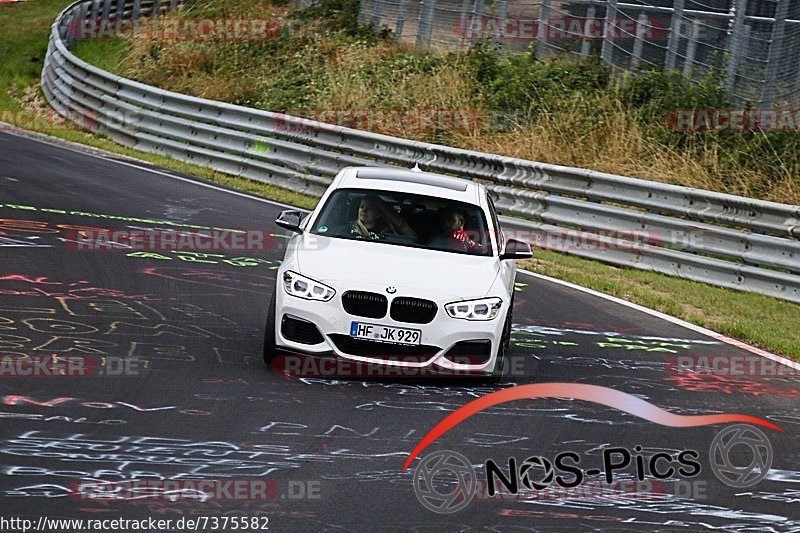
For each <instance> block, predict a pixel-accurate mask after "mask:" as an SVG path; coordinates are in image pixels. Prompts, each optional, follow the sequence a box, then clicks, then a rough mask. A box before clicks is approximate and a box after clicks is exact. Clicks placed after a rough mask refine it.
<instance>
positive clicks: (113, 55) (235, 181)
mask: <svg viewBox="0 0 800 533" xmlns="http://www.w3.org/2000/svg"><path fill="white" fill-rule="evenodd" d="M71 3H72V1H71V0H32V1H29V2H20V3H13V4H0V116H5V117H8V116H10V114H11V113H14V112H18V111H23V110H27V111H29V112H30V114H26V115H25V120H26V123H27V121H28V120H29V119H30V117H31V116H32V115H33V114H36V115H37V116H41V117H42V121H41V122H39V123H38V124H37V126H40V127H36V128H35V130H36V131H38V132H41V133H45V134H48V135H52V136H54V137H58V138H61V139H64V140H67V141H72V142H76V143H79V144H83V145H87V146H92V147H95V148H100V149H103V150H106V151H109V152H113V153H116V154H120V155H124V156H128V157H135V158H138V159H141V160H144V161H147V162H150V163H153V164H156V165H159V166H161V167H164V168H168V169H171V170H175V171H178V172H182V173H186V174H191V175H194V176H197V177H199V178H203V179H206V180H209V181H213V182H216V183H219V184H221V185H225V186H228V187H232V188H236V189H240V190H244V191H248V192H251V193H253V194H258V195H260V196H264V197H267V198H272V199H274V200H278V201H281V202H285V203H287V204H292V205H297V206H301V207H305V208H312V207H313V206H315V205H316V203H317V199H316V198H313V197H310V196H306V195H303V194H298V193H296V192H294V191H290V190H287V189H283V188H280V187H276V186H273V185H267V184H265V183H261V182H258V181H253V180H249V179H246V178H238V177H235V176H230V175H227V174H223V173H221V172H216V171H214V170H210V169H207V168H204V167H200V166H197V165H191V164H188V163H183V162H180V161H176V160H174V159H171V158H169V157H164V156H158V155H154V154H146V153H144V152H139V151H137V150H132V149H129V148H126V147H124V146H120V145H118V144H116V143H114V142H112V141H110V140H108V139H105V138H103V137H99V136H96V135H92V134H90V133H88V132H85V131H81V130H78V129H74V128H68V127H64V126H59V125H54V123H53V120H52V114H51V112H50V109H49V108H48V107H47V104H46V102H44V97H43V96H42V95H41V90H40V89H39V80H40V76H41V73H42V66H43V64H44V57H45V54H46V52H47V40H48V38H49V34H50V26H51V24H52V23H53V21H54V20H55V18H56V16H58V13H59V12H61V11H62V10H63V9H64V8H65V7H67V6H68V5H69V4H71ZM128 47H129V43H127V42H125V41H119V40H104V41H96V42H93V43H92V46H86V47H85V49H84V53H85V57H86V59H87V60H89V62H91V63H92V64H94V65H97V66H99V67H100V68H104V69H112V70H113V68H115V63H116V62H118V61H119V59H120V58H121V57H123V56H124V54H125V52H126V50H127V48H128ZM12 116H13V115H12ZM26 123H20V124H14V125H19V126H25V125H26Z"/></svg>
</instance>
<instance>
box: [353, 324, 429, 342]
mask: <svg viewBox="0 0 800 533" xmlns="http://www.w3.org/2000/svg"><path fill="white" fill-rule="evenodd" d="M350 336H351V337H353V338H354V339H364V340H370V341H377V342H386V343H390V344H408V345H416V344H419V343H420V340H421V338H422V332H421V331H420V330H418V329H407V328H396V327H394V326H381V325H380V324H366V323H364V322H353V323H352V324H351V325H350Z"/></svg>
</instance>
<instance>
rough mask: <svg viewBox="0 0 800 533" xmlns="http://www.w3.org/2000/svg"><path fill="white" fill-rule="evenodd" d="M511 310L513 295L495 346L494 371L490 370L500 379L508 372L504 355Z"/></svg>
mask: <svg viewBox="0 0 800 533" xmlns="http://www.w3.org/2000/svg"><path fill="white" fill-rule="evenodd" d="M513 312H514V296H513V295H512V296H511V304H510V305H509V307H508V313H506V321H505V324H503V334H502V336H501V337H500V346H498V347H497V358H496V359H495V363H494V371H493V372H492V377H493V378H495V379H501V378H503V377H505V376H506V375H507V374H508V357H507V356H506V352H507V351H508V347H509V346H510V345H511V317H512V314H513Z"/></svg>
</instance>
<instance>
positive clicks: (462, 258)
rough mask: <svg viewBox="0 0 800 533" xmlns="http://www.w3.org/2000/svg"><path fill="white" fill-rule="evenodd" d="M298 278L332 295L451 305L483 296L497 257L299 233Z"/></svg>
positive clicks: (496, 268)
mask: <svg viewBox="0 0 800 533" xmlns="http://www.w3.org/2000/svg"><path fill="white" fill-rule="evenodd" d="M295 260H296V264H297V266H298V268H299V270H300V273H301V274H303V275H305V276H308V277H310V278H313V279H316V280H319V281H321V282H323V283H326V284H329V285H331V286H332V287H334V288H335V289H336V290H337V291H342V290H347V289H350V288H352V289H363V290H368V289H371V290H373V291H376V292H380V293H384V292H385V291H386V288H387V287H390V286H392V287H395V288H396V289H397V293H396V294H397V295H402V296H416V297H427V298H431V297H433V298H446V299H447V298H449V299H454V300H459V299H468V298H480V297H483V296H485V295H486V294H487V293H488V291H489V289H490V288H491V286H492V283H493V282H494V280H495V278H496V277H497V275H498V273H499V271H500V264H499V261H498V259H497V258H496V257H486V256H471V255H466V254H456V253H450V252H439V251H436V250H424V249H420V248H411V247H406V246H397V245H392V244H382V243H377V242H368V241H360V240H349V239H337V238H332V237H323V236H320V235H311V234H309V233H304V234H303V235H302V236H301V239H300V242H298V243H297V247H296V249H295Z"/></svg>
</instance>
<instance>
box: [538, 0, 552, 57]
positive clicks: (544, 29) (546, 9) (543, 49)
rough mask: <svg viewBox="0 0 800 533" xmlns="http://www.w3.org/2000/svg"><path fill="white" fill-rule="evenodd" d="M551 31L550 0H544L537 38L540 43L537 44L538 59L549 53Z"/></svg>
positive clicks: (540, 10) (540, 11)
mask: <svg viewBox="0 0 800 533" xmlns="http://www.w3.org/2000/svg"><path fill="white" fill-rule="evenodd" d="M549 31H550V0H542V5H541V7H540V8H539V31H537V32H536V38H537V39H539V43H538V44H537V45H536V59H538V60H540V61H541V60H543V59H544V58H545V56H546V55H547V33H548V32H549Z"/></svg>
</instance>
